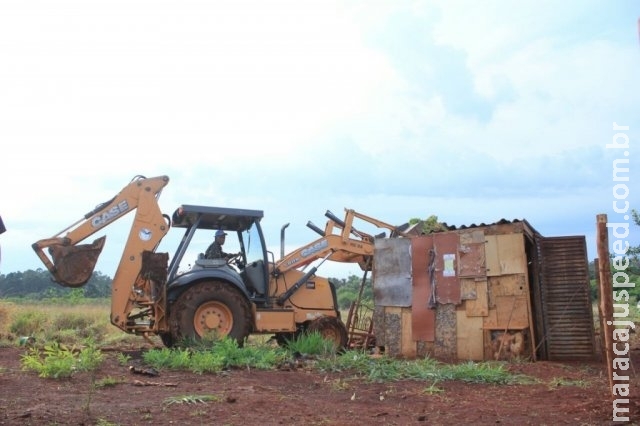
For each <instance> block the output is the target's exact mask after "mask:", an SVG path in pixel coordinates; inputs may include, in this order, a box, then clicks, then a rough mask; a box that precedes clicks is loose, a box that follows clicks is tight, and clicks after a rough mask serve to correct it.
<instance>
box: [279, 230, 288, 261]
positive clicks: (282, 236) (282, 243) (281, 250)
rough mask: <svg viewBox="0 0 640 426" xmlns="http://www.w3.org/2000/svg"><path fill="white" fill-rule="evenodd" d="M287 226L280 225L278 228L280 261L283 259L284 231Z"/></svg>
mask: <svg viewBox="0 0 640 426" xmlns="http://www.w3.org/2000/svg"><path fill="white" fill-rule="evenodd" d="M288 226H289V224H288V223H285V224H284V225H282V228H280V259H282V258H283V257H284V230H285V229H287V227H288Z"/></svg>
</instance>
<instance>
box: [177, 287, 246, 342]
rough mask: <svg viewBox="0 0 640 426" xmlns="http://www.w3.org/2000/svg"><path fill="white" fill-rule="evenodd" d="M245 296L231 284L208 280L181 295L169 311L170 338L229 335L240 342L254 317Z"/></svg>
mask: <svg viewBox="0 0 640 426" xmlns="http://www.w3.org/2000/svg"><path fill="white" fill-rule="evenodd" d="M251 312H252V311H251V305H250V304H249V301H248V300H247V298H246V297H244V295H243V294H241V293H240V291H238V290H236V289H235V288H234V287H232V286H231V285H230V284H227V283H224V282H220V281H207V282H202V283H198V284H195V285H194V286H192V287H191V288H189V289H188V290H186V291H185V292H184V293H182V294H181V295H180V297H179V298H178V300H176V302H175V303H174V304H173V305H172V307H171V312H170V313H169V328H170V330H171V337H172V339H173V342H174V343H175V342H188V341H192V340H199V339H201V338H203V337H205V335H206V336H207V337H210V336H214V337H217V338H222V337H226V336H229V337H230V338H233V339H235V340H236V341H237V342H238V345H240V346H242V345H243V344H244V340H245V339H246V337H247V336H249V334H250V333H251V330H252V324H253V318H252V314H251Z"/></svg>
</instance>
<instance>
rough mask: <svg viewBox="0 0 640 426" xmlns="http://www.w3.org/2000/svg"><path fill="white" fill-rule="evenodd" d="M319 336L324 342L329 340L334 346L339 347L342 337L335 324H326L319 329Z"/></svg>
mask: <svg viewBox="0 0 640 426" xmlns="http://www.w3.org/2000/svg"><path fill="white" fill-rule="evenodd" d="M320 334H321V335H322V337H323V338H325V339H326V340H330V341H332V342H333V343H335V344H336V346H339V345H340V343H341V340H342V335H341V334H340V330H338V328H337V327H336V325H335V324H326V325H325V326H324V327H323V328H322V329H320Z"/></svg>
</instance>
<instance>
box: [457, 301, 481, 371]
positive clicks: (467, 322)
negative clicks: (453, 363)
mask: <svg viewBox="0 0 640 426" xmlns="http://www.w3.org/2000/svg"><path fill="white" fill-rule="evenodd" d="M456 328H457V337H456V339H457V344H456V346H457V348H458V359H460V360H473V361H482V360H483V359H484V331H483V329H482V317H468V316H467V314H466V312H465V310H463V309H458V310H456Z"/></svg>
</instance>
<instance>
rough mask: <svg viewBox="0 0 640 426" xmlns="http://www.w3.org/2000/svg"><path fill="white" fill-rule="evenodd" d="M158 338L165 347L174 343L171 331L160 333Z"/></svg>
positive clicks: (169, 346)
mask: <svg viewBox="0 0 640 426" xmlns="http://www.w3.org/2000/svg"><path fill="white" fill-rule="evenodd" d="M160 340H162V344H163V345H165V346H166V347H167V348H172V347H173V345H175V342H174V341H173V336H172V335H171V333H161V334H160Z"/></svg>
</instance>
